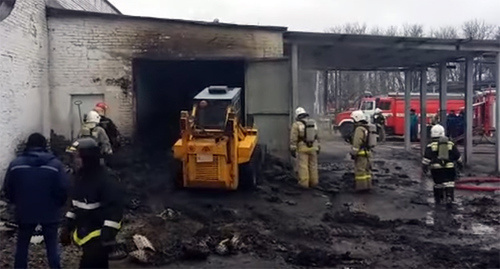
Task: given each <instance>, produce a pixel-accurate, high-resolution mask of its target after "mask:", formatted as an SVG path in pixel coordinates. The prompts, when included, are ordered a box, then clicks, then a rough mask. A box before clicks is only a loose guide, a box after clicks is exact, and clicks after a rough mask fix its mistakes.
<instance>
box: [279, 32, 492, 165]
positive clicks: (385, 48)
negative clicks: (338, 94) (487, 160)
mask: <svg viewBox="0 0 500 269" xmlns="http://www.w3.org/2000/svg"><path fill="white" fill-rule="evenodd" d="M284 42H285V44H286V45H287V49H289V50H290V51H289V54H290V56H291V65H292V94H293V97H292V100H293V101H292V104H293V106H294V107H297V105H298V100H299V75H298V74H299V70H321V71H325V70H349V71H377V70H379V71H405V74H406V75H405V77H409V74H410V72H411V71H420V72H421V74H424V75H422V76H421V81H422V83H421V86H420V93H426V92H427V85H426V84H427V83H426V78H427V76H426V75H425V74H426V70H427V68H428V67H438V68H439V70H440V76H439V77H440V79H439V80H440V81H439V83H440V91H439V93H440V110H441V111H444V114H446V94H447V89H446V88H447V82H446V75H445V74H446V63H447V62H457V61H462V60H465V62H466V79H465V82H464V85H465V89H466V91H465V99H466V100H465V101H466V106H465V112H466V130H465V143H464V145H465V160H466V161H467V162H470V160H471V158H472V128H473V126H472V113H473V110H472V102H473V98H472V97H473V78H472V75H473V72H472V69H473V59H474V57H479V56H484V57H490V58H495V59H496V61H495V65H496V71H495V77H496V85H497V86H496V88H497V89H498V85H500V83H499V79H500V41H495V40H472V39H435V38H415V37H398V36H375V35H352V34H330V33H310V32H286V33H285V34H284ZM410 81H411V80H410V79H406V81H405V108H406V109H405V133H409V130H410V121H409V115H410V111H409V107H410V91H411V83H410ZM496 95H497V98H496V108H497V109H496V114H495V115H496V117H495V122H496V126H497V127H498V126H500V109H499V107H500V98H499V96H500V91H498V90H497V91H496ZM426 99H427V97H426V94H420V104H421V109H420V110H421V111H422V113H421V115H420V117H421V118H420V119H421V122H427V115H426ZM441 119H442V120H444V117H442V118H441ZM420 135H421V149H422V150H423V149H425V146H426V143H427V138H426V135H427V134H426V131H425V128H421V134H420ZM495 135H496V141H497V142H496V161H495V166H496V172H497V173H500V132H495ZM405 148H406V150H410V138H409V136H408V135H405Z"/></svg>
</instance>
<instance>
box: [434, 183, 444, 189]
mask: <svg viewBox="0 0 500 269" xmlns="http://www.w3.org/2000/svg"><path fill="white" fill-rule="evenodd" d="M434 188H436V189H442V188H444V185H443V184H434Z"/></svg>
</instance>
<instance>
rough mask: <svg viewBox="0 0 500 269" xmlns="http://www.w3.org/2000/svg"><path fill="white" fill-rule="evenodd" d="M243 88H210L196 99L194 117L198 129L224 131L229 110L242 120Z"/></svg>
mask: <svg viewBox="0 0 500 269" xmlns="http://www.w3.org/2000/svg"><path fill="white" fill-rule="evenodd" d="M240 96H241V88H230V87H227V86H210V87H207V88H205V89H204V90H203V91H201V92H200V93H199V94H198V95H196V96H195V97H194V105H193V115H192V116H193V117H194V126H195V128H196V129H203V130H207V129H210V130H224V129H225V126H226V122H227V114H228V112H229V111H228V110H229V109H231V111H232V112H234V113H235V114H236V116H237V118H238V119H239V118H240V113H241V112H240V111H241V98H240Z"/></svg>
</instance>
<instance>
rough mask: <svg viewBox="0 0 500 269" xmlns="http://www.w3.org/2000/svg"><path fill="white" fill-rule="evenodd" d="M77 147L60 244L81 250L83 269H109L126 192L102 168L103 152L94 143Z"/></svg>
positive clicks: (82, 142) (81, 142)
mask: <svg viewBox="0 0 500 269" xmlns="http://www.w3.org/2000/svg"><path fill="white" fill-rule="evenodd" d="M74 147H75V148H76V152H75V155H76V156H75V167H76V168H77V172H76V174H75V182H74V186H73V188H72V190H71V192H70V197H71V199H72V207H71V209H70V210H69V211H68V212H67V213H66V220H65V223H64V225H63V229H62V231H61V243H62V244H63V245H68V244H69V243H70V242H71V239H73V241H74V242H75V243H76V244H77V245H78V246H80V247H81V248H82V251H83V255H82V258H81V260H80V268H108V256H109V252H110V251H111V250H112V248H113V246H114V245H115V243H116V241H115V237H116V234H117V233H118V231H119V230H120V228H121V219H122V214H123V191H122V189H121V187H120V186H119V185H118V183H117V182H118V181H117V180H115V179H114V178H113V177H112V175H111V174H109V172H108V171H107V169H106V168H105V167H104V166H102V165H101V164H100V161H99V160H100V155H101V154H100V149H99V145H98V144H97V142H96V141H95V140H94V139H92V138H89V137H84V138H80V139H78V140H77V141H76V142H75V143H74Z"/></svg>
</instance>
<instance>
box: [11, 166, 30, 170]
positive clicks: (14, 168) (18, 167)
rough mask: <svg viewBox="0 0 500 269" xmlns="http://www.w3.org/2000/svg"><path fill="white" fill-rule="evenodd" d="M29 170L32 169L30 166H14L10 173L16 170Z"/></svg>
mask: <svg viewBox="0 0 500 269" xmlns="http://www.w3.org/2000/svg"><path fill="white" fill-rule="evenodd" d="M27 168H31V166H29V165H16V166H13V167H12V168H10V171H14V170H16V169H27Z"/></svg>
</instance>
